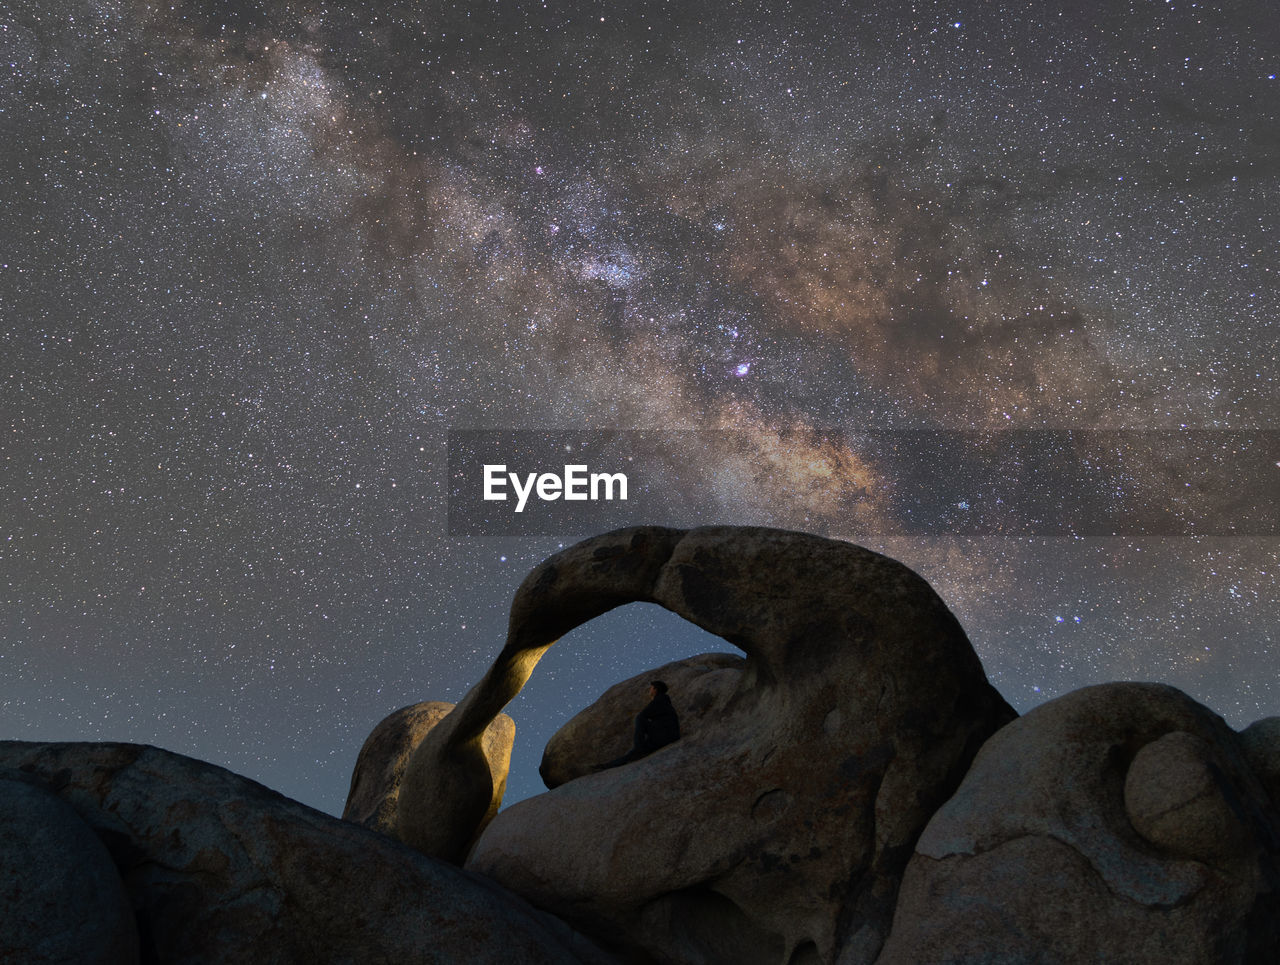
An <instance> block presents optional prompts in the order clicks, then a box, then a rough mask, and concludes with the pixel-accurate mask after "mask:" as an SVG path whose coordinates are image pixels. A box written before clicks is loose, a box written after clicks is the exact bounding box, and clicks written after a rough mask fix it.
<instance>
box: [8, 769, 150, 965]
mask: <svg viewBox="0 0 1280 965" xmlns="http://www.w3.org/2000/svg"><path fill="white" fill-rule="evenodd" d="M137 960H138V932H137V928H136V927H135V926H134V921H133V909H132V908H130V907H129V899H128V897H127V896H126V895H125V890H124V882H123V881H121V880H120V875H119V874H118V873H117V871H116V866H115V864H114V863H113V862H112V860H111V855H110V854H109V853H108V852H107V849H106V848H105V847H104V846H103V844H102V842H101V841H100V840H99V839H98V837H97V835H95V834H94V833H93V832H92V831H91V830H89V827H88V825H86V824H85V823H84V821H82V820H80V815H78V814H76V812H75V809H74V808H72V807H71V805H69V804H67V803H66V802H65V801H63V800H61V799H60V798H58V797H57V795H55V794H54V793H53V792H52V791H49V790H47V789H46V788H45V787H44V786H43V785H42V784H41V783H40V782H39V781H36V780H35V779H33V778H31V777H29V776H28V775H26V774H23V773H22V772H20V771H14V770H10V769H8V768H4V769H0V962H22V963H24V965H40V963H44V962H48V963H51V965H52V963H54V962H57V963H62V962H79V963H83V965H117V963H120V962H136V961H137Z"/></svg>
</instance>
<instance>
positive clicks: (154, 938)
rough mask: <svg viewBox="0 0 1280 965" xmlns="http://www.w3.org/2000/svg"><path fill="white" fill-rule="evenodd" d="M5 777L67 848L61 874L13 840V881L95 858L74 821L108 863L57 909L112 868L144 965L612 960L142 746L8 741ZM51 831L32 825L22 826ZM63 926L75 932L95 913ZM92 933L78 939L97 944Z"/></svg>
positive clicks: (550, 927) (68, 892)
mask: <svg viewBox="0 0 1280 965" xmlns="http://www.w3.org/2000/svg"><path fill="white" fill-rule="evenodd" d="M0 768H11V769H16V770H18V771H20V772H22V773H23V774H25V775H26V777H27V780H29V781H30V780H34V781H36V782H38V783H39V784H41V785H43V786H44V787H45V788H46V789H47V790H45V791H37V793H39V794H44V795H45V797H46V798H48V797H49V796H50V795H56V797H55V798H54V804H55V805H60V807H61V811H62V815H61V816H60V817H59V818H58V821H59V822H62V823H61V824H60V826H59V827H60V829H59V830H58V831H57V832H56V834H57V835H58V836H59V837H60V838H61V840H62V842H63V843H64V844H65V846H66V848H67V849H68V850H67V852H66V853H65V855H64V858H63V860H62V865H59V863H58V862H57V861H54V862H52V864H51V863H50V862H49V861H48V860H46V856H47V854H48V851H49V848H47V847H46V848H45V850H44V851H39V852H33V851H24V850H22V849H15V848H12V847H10V846H9V843H8V842H7V841H6V847H5V850H4V857H5V866H4V867H5V873H6V882H11V881H17V882H18V883H19V885H20V887H23V888H39V887H41V886H42V884H43V883H44V882H46V881H47V880H48V878H49V875H50V874H51V873H55V872H56V873H58V874H61V873H63V871H64V870H65V867H63V866H65V863H66V861H68V860H74V859H78V858H79V857H80V856H84V855H90V854H92V852H93V851H94V848H93V846H92V844H91V843H90V844H86V843H84V842H80V841H77V840H75V839H76V836H77V832H76V826H75V824H74V820H79V821H82V822H83V824H82V825H80V828H82V829H84V833H85V834H89V830H88V829H92V832H93V833H92V834H90V837H94V836H96V839H97V840H98V841H101V842H102V843H103V844H105V845H106V848H105V852H106V853H109V854H110V858H109V859H108V858H107V857H106V853H103V854H102V855H101V858H100V859H94V861H95V862H96V863H89V864H86V865H85V867H84V868H83V869H82V870H81V872H80V873H81V875H82V876H83V878H82V880H81V881H80V882H78V883H77V882H74V881H73V882H70V883H68V884H66V885H65V886H59V889H58V903H59V904H65V903H66V902H70V901H75V900H78V899H79V898H80V897H82V896H83V892H84V888H85V886H86V885H87V884H89V883H95V882H99V881H100V880H105V879H106V878H109V877H111V876H109V875H106V872H105V871H104V870H103V863H104V862H105V863H106V864H108V865H109V864H114V869H113V872H112V873H113V874H114V876H115V880H116V881H117V882H119V881H122V882H123V886H122V887H123V891H124V892H125V893H127V895H128V898H129V901H130V902H131V904H132V906H133V912H134V917H135V918H136V922H137V938H138V939H139V944H140V947H141V960H142V961H144V962H159V963H166V965H167V963H197V962H198V963H209V962H255V963H304V962H305V963H311V962H344V961H345V962H392V961H406V962H418V961H424V960H430V961H434V962H441V963H450V962H456V963H459V965H462V963H472V962H487V963H492V965H508V963H510V962H513V961H518V962H546V963H552V962H555V963H565V965H571V963H579V962H603V961H607V959H606V958H605V957H604V956H603V955H602V954H601V953H600V952H599V951H598V950H597V949H595V948H593V947H592V946H591V944H590V943H589V942H587V941H585V940H584V939H582V938H581V937H580V936H577V935H575V934H574V933H573V932H571V931H570V930H569V929H568V928H566V927H565V926H564V925H563V924H562V923H560V922H557V921H556V920H555V919H553V918H551V917H550V916H547V915H543V914H540V913H538V912H536V911H534V910H533V909H531V908H529V907H528V906H527V905H525V904H524V903H523V902H522V901H520V900H519V899H517V898H515V897H514V896H512V895H510V894H507V893H506V892H504V891H503V890H502V889H501V888H499V887H497V886H496V885H494V884H493V883H492V882H489V881H486V880H485V879H483V878H480V877H478V876H476V875H472V874H468V873H466V872H464V871H461V870H459V869H457V868H454V867H451V866H449V865H446V864H443V863H441V862H438V861H433V860H431V859H429V858H425V857H423V856H422V855H420V854H417V853H416V852H414V851H412V850H411V849H409V848H407V847H405V846H403V845H401V844H400V843H399V842H396V841H394V840H392V839H391V838H388V837H386V836H384V835H381V834H377V833H375V832H373V831H369V830H367V829H365V828H361V827H358V826H357V825H354V824H352V823H350V822H347V821H340V820H339V819H337V818H334V817H330V816H329V815H326V814H321V813H320V812H319V811H314V810H312V809H311V808H308V807H304V806H303V805H301V804H298V803H296V802H293V801H290V800H288V799H287V798H284V797H282V796H280V795H279V794H276V793H275V792H274V791H269V790H267V789H266V788H264V787H262V786H261V785H259V784H255V783H254V782H253V781H250V780H247V779H246V778H243V777H238V776H236V775H235V774H232V773H231V772H229V771H225V770H223V769H222V768H220V767H215V766H214V765H212V764H205V763H202V762H200V761H194V760H191V759H190V758H186V757H182V756H180V755H178V754H171V753H168V752H166V751H161V750H157V749H156V748H154V747H142V746H137V745H132V744H30V743H22V742H16V741H5V742H0ZM0 773H3V772H0ZM0 783H2V782H0ZM7 800H10V801H12V800H14V799H13V798H8V799H7ZM72 809H74V813H73V814H72V815H71V818H70V819H66V820H64V818H65V816H66V812H67V811H71V810H72ZM52 813H53V809H52V808H51V809H50V814H52ZM76 815H78V818H76ZM51 820H52V819H51ZM39 822H40V818H39V817H38V816H36V815H28V816H27V817H26V818H25V827H27V828H31V827H33V826H34V825H36V824H38V823H39ZM19 826H22V825H19ZM85 826H87V828H86V827H85ZM82 836H83V835H81V837H82ZM98 847H99V848H101V845H99V846H98ZM54 849H55V850H56V846H54ZM95 888H96V885H95ZM96 900H97V901H98V902H99V904H100V905H104V910H103V911H102V913H101V914H102V916H103V917H102V918H100V919H99V920H100V921H102V922H103V923H104V927H105V925H110V926H111V929H114V928H115V924H114V923H115V922H116V918H117V917H118V916H117V915H116V914H115V912H114V911H113V910H112V908H111V907H110V905H111V901H112V899H111V888H110V885H109V884H108V885H103V886H102V892H101V894H100V895H99V896H98V898H97V899H96ZM5 911H6V913H7V912H8V908H7V907H6V909H5ZM61 914H62V916H63V917H62V918H61V919H60V921H69V920H70V919H71V918H75V917H77V916H81V917H83V916H84V915H87V914H88V909H87V908H79V909H74V908H72V909H65V908H64V909H63V911H62V913H61ZM96 914H97V913H95V915H96ZM8 927H9V926H8V924H6V929H7V928H8ZM87 928H88V926H87V925H86V926H84V927H82V928H81V930H80V934H81V935H89V934H92V932H91V931H90V930H86V929H87ZM103 933H104V934H106V933H107V932H103ZM112 933H114V932H112ZM5 940H10V939H9V936H8V934H6V935H5ZM104 947H105V946H104ZM5 960H6V961H8V960H9V959H7V958H6V959H5ZM15 960H17V961H24V962H25V961H29V960H38V959H31V958H27V957H19V958H17V959H15ZM59 960H61V961H93V960H94V959H93V958H92V957H91V956H88V955H86V956H84V957H83V958H81V957H78V956H76V955H74V954H73V955H71V956H70V957H63V958H61V959H59ZM113 960H114V961H128V960H130V959H128V958H123V957H122V958H115V959H113ZM132 960H135V961H136V960H137V956H136V955H135V956H134V957H133V959H132Z"/></svg>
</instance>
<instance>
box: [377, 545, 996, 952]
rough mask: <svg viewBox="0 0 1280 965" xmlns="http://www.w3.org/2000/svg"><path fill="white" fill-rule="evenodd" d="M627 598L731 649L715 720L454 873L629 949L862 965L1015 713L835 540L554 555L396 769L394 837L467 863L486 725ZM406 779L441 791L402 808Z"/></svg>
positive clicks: (481, 795) (533, 806)
mask: <svg viewBox="0 0 1280 965" xmlns="http://www.w3.org/2000/svg"><path fill="white" fill-rule="evenodd" d="M632 601H649V602H654V603H658V604H661V605H662V606H664V607H666V608H667V609H669V610H672V611H673V612H675V613H677V614H679V615H680V616H683V617H684V618H685V619H688V620H690V621H691V622H693V623H695V624H697V625H698V626H700V627H702V628H703V629H705V630H708V631H710V632H711V633H715V634H717V635H719V636H721V637H722V638H724V639H725V640H727V641H729V642H730V643H732V644H733V645H735V646H737V647H739V648H740V649H741V650H742V651H743V652H744V653H745V655H746V660H745V663H744V665H743V669H742V670H741V672H740V673H738V675H737V678H738V679H737V684H736V687H735V688H734V690H733V692H732V693H731V694H729V695H728V697H727V700H726V701H725V703H724V705H723V709H722V710H721V711H720V713H719V714H717V715H715V716H708V717H707V718H704V720H703V721H702V722H701V725H700V726H699V728H697V729H694V730H688V731H686V734H685V736H684V737H683V739H682V740H680V741H678V742H677V743H676V744H673V745H670V746H669V747H666V748H663V749H662V750H660V751H658V752H657V753H655V754H653V755H651V756H649V757H647V758H645V759H643V760H641V761H638V762H636V763H634V764H631V765H628V766H627V767H623V768H618V769H616V770H613V771H608V772H603V773H600V774H594V775H591V776H589V777H584V778H580V779H579V780H575V781H571V782H569V783H567V784H564V785H562V786H560V787H558V788H556V789H555V790H553V791H549V792H548V793H546V794H543V795H539V796H538V797H535V798H531V799H529V800H527V801H523V802H521V803H519V804H517V805H515V806H514V807H512V808H509V809H508V810H507V811H504V812H502V813H501V814H499V815H498V817H497V818H495V819H494V820H493V822H492V823H491V824H490V825H489V827H488V828H487V829H486V831H485V832H484V834H483V835H482V836H481V838H480V840H479V842H478V843H477V844H476V846H475V850H474V852H473V853H472V856H471V858H470V860H469V861H468V865H467V866H468V867H469V868H472V869H474V870H478V871H481V872H483V873H484V874H487V875H490V876H492V877H493V878H495V879H496V880H497V881H499V882H501V883H502V884H504V885H506V886H507V887H509V888H510V889H512V890H513V891H515V892H517V893H519V894H522V895H524V896H525V897H527V898H529V899H530V900H531V901H532V902H533V903H534V904H536V905H538V906H540V907H542V908H545V909H548V910H550V911H552V912H554V913H555V914H557V915H559V916H561V917H563V918H565V919H566V920H568V921H570V922H571V923H573V924H575V925H577V926H579V927H582V928H583V929H584V930H585V931H587V932H588V933H590V934H593V935H595V936H598V937H599V938H600V939H601V940H603V941H605V942H607V943H610V944H612V945H615V946H616V947H618V948H619V949H622V950H623V951H624V953H625V954H628V955H639V956H649V957H653V958H655V959H657V960H660V961H667V962H682V963H684V962H688V963H693V962H724V961H735V962H741V963H748V962H769V963H785V962H788V961H793V960H794V961H800V960H805V959H806V958H815V957H816V958H817V959H819V960H823V961H831V960H833V958H834V957H835V955H836V953H837V952H838V951H839V950H841V949H843V950H844V954H845V955H846V957H847V958H848V960H850V961H863V962H870V961H872V960H874V957H875V955H876V953H877V952H878V951H879V948H880V945H881V943H882V942H883V939H884V936H885V934H886V933H887V931H888V926H889V922H890V918H891V916H892V912H893V905H894V899H895V897H896V894H897V889H898V884H899V880H900V876H901V874H902V871H903V868H904V866H905V863H906V860H907V858H908V857H909V855H910V854H911V849H912V846H913V845H914V843H915V840H916V837H917V836H918V835H919V833H920V831H921V829H922V828H923V827H924V825H925V823H926V822H927V821H928V819H929V817H930V816H931V815H932V813H933V811H934V810H935V809H936V808H937V807H938V806H939V805H940V804H941V803H942V802H943V801H945V800H946V798H947V797H948V796H950V794H951V792H952V791H953V790H954V789H955V787H956V786H957V785H958V784H959V782H960V779H961V777H962V776H963V774H964V772H965V770H966V769H967V767H968V764H969V762H970V760H971V759H972V757H973V755H974V754H975V753H976V752H977V749H978V748H979V747H980V746H981V744H982V743H983V741H985V740H986V738H987V737H988V736H990V735H991V734H992V733H993V732H994V731H995V730H996V729H997V728H998V727H999V726H1001V725H1002V724H1004V723H1005V722H1007V721H1008V720H1010V719H1012V718H1013V717H1014V714H1013V711H1012V710H1011V709H1010V708H1009V707H1008V705H1007V704H1006V703H1005V702H1004V700H1003V699H1002V698H1001V697H1000V696H999V694H997V693H996V692H995V690H994V689H992V688H991V686H990V685H989V684H988V682H987V680H986V677H985V675H984V674H983V671H982V667H981V665H980V663H979V662H978V660H977V657H976V656H975V655H974V653H973V650H972V648H971V647H970V646H969V643H968V641H967V640H966V638H965V635H964V632H963V631H962V630H961V628H960V626H959V624H958V623H957V622H956V620H955V618H954V617H953V616H952V615H951V613H950V612H949V611H948V610H947V608H946V606H945V605H944V604H943V603H942V601H941V600H940V599H939V598H938V596H937V594H935V593H934V592H933V590H932V589H931V588H930V587H929V586H928V584H927V583H925V582H924V581H923V580H922V579H920V578H919V577H918V576H916V575H915V574H914V573H912V572H911V571H910V570H908V569H907V568H906V567H904V566H902V565H901V564H899V563H896V562H894V561H893V560H890V559H888V558H886V557H884V556H880V555H878V554H876V553H873V552H870V551H869V550H865V549H862V548H860V547H857V546H853V545H852V544H849V543H844V542H839V541H836V540H828V539H822V538H819V537H815V536H809V535H806V534H802V533H792V532H784V531H780V530H769V529H758V528H738V527H707V528H702V529H695V530H689V531H683V530H672V529H662V528H657V527H642V528H635V529H627V530H620V531H617V532H614V533H609V534H606V535H604V536H600V537H596V538H594V539H590V540H586V541H584V542H582V543H579V544H577V545H576V546H573V547H570V548H569V549H567V550H565V551H563V552H561V553H558V554H556V555H555V556H553V557H551V558H550V559H548V560H547V561H545V562H544V563H542V564H541V565H540V566H538V567H537V568H535V569H534V570H533V572H532V573H530V574H529V576H528V577H527V578H526V579H525V581H524V583H523V584H522V585H521V587H520V589H519V590H518V591H517V593H516V597H515V600H514V602H513V604H512V608H511V618H510V625H509V631H508V636H507V642H506V645H505V646H504V648H503V650H502V652H501V653H500V654H499V655H498V658H497V660H496V661H495V662H494V664H493V666H492V667H491V668H490V670H489V672H488V673H487V674H486V675H485V677H484V679H483V680H481V682H480V683H479V684H477V685H476V687H475V688H473V690H472V691H471V692H470V693H469V694H468V695H467V696H466V697H465V698H464V699H463V700H462V701H461V702H460V703H459V705H458V707H457V708H456V709H455V710H454V711H453V713H451V714H450V715H449V716H448V717H446V718H445V719H444V720H443V721H441V723H440V724H439V725H438V726H437V727H435V728H434V729H433V730H432V731H431V732H430V733H429V734H428V735H427V737H426V738H425V739H424V740H423V741H422V743H421V744H420V745H419V747H418V750H417V751H415V752H414V754H413V756H412V758H411V759H410V762H409V765H408V768H407V769H406V773H405V779H404V788H405V790H404V791H402V797H401V808H400V815H399V819H400V825H399V829H400V833H401V836H402V838H403V840H405V841H408V842H410V843H413V844H414V845H415V846H416V847H421V848H423V849H424V850H425V851H426V852H427V853H431V854H436V855H440V856H443V857H448V858H453V859H456V858H457V857H458V856H459V855H460V854H461V853H463V851H464V849H465V846H466V845H465V842H466V841H468V840H470V837H471V835H472V833H473V830H474V827H475V824H476V822H478V821H479V820H481V819H482V817H483V815H484V813H485V812H486V811H487V809H488V807H489V806H490V795H491V780H490V776H489V771H488V767H487V764H486V763H485V761H484V758H483V755H482V754H481V753H480V737H481V735H482V734H483V732H484V728H485V727H486V726H487V725H488V722H489V721H490V720H491V719H492V718H493V716H494V715H495V714H496V713H497V712H498V711H499V710H500V709H501V708H502V707H503V706H504V705H505V704H506V703H507V701H509V700H510V699H511V698H512V697H513V696H515V694H516V693H518V692H519V690H520V687H521V686H522V685H523V684H524V682H525V680H526V679H527V678H528V676H529V674H530V673H531V672H532V670H533V668H534V666H535V665H536V663H537V661H538V659H539V658H540V657H541V655H542V654H543V653H544V652H545V651H546V649H547V648H548V647H550V646H551V645H552V643H554V642H555V640H556V639H557V638H558V637H560V636H561V635H563V634H564V633H566V632H568V631H569V630H571V629H573V628H574V627H575V626H578V625H579V624H581V623H583V622H585V621H587V620H589V619H591V618H592V617H594V616H597V615H599V614H600V613H603V612H605V611H606V610H609V609H612V608H613V607H616V606H620V605H622V604H624V603H630V602H632ZM419 782H420V783H421V784H423V785H425V786H431V787H435V788H438V789H441V790H442V791H443V792H444V793H442V794H440V795H438V796H437V797H435V798H434V799H433V801H432V806H431V807H429V808H427V807H424V808H423V809H421V810H417V809H414V810H412V811H411V810H410V809H409V808H408V807H407V806H406V797H405V795H407V794H408V790H409V787H410V785H411V784H412V783H419ZM426 797H427V796H426V795H425V794H423V795H415V799H416V800H423V801H425V800H426Z"/></svg>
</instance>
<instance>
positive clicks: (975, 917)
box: [879, 683, 1280, 965]
mask: <svg viewBox="0 0 1280 965" xmlns="http://www.w3.org/2000/svg"><path fill="white" fill-rule="evenodd" d="M1278 832H1280V822H1278V818H1277V814H1276V811H1275V808H1274V806H1273V805H1272V804H1271V802H1270V801H1269V800H1268V798H1267V795H1266V792H1265V791H1264V790H1263V788H1262V786H1261V784H1260V783H1259V781H1258V779H1257V776H1256V775H1255V774H1254V773H1253V771H1252V769H1251V767H1250V765H1249V763H1248V760H1247V758H1246V756H1245V753H1244V749H1243V748H1242V746H1241V741H1240V740H1239V738H1238V737H1237V735H1236V734H1235V733H1234V732H1233V731H1232V730H1231V729H1230V728H1229V727H1227V725H1226V724H1225V723H1224V722H1223V721H1222V719H1221V718H1220V717H1218V716H1217V715H1215V714H1213V713H1212V712H1211V711H1209V710H1208V709H1207V708H1205V707H1203V706H1201V705H1200V704H1198V703H1196V702H1195V701H1194V700H1192V699H1191V698H1190V697H1188V696H1187V695H1186V694H1184V693H1182V692H1181V691H1178V690H1175V689H1174V688H1172V687H1167V686H1163V685H1159V684H1137V683H1118V684H1105V685H1101V686H1097V687H1088V688H1085V689H1083V690H1078V691H1075V692H1073V693H1070V694H1067V695H1066V696H1064V697H1060V698H1058V699H1057V700H1053V701H1050V702H1049V703H1046V704H1044V705H1042V706H1040V707H1037V708H1036V709H1034V710H1032V711H1030V712H1028V713H1027V714H1026V715H1025V716H1024V717H1022V718H1020V719H1019V720H1017V721H1014V722H1013V723H1011V724H1009V725H1008V726H1007V727H1005V728H1004V729H1003V730H1001V731H1000V732H999V733H997V734H996V735H995V736H994V737H992V738H991V740H989V741H988V742H987V743H986V745H985V746H984V747H983V748H982V750H981V752H980V753H979V754H978V757H977V759H976V760H975V761H974V763H973V766H972V767H971V768H970V770H969V773H968V775H966V777H965V779H964V782H963V784H961V786H960V789H959V790H958V791H957V792H956V794H955V796H954V797H952V799H951V800H950V801H948V802H947V803H946V804H945V805H944V806H943V807H942V808H941V809H940V810H939V811H938V813H937V814H936V815H934V817H933V820H932V821H930V822H929V826H928V827H927V828H926V829H925V832H924V834H923V835H921V837H920V840H919V842H918V843H917V844H916V849H915V854H914V856H913V857H912V858H911V862H910V864H909V865H908V867H907V873H906V876H905V878H904V880H903V885H902V890H901V892H900V895H899V899H898V908H897V912H896V914H895V916H894V923H893V931H892V934H891V935H890V937H889V940H888V942H887V943H886V945H885V948H884V951H883V953H882V954H881V956H880V958H879V962H880V963H882V965H898V963H903V965H905V963H916V962H942V961H948V962H956V961H964V962H968V963H974V965H979V963H992V965H994V963H997V962H1022V961H1036V962H1043V963H1046V965H1052V963H1063V965H1066V963H1073V962H1083V961H1089V962H1120V961H1124V962H1161V963H1180V962H1184V963H1188V965H1190V963H1193V962H1215V963H1234V962H1250V963H1254V962H1256V963H1261V962H1264V961H1267V962H1269V961H1274V957H1272V956H1274V953H1275V949H1276V947H1280V914H1278V913H1280V904H1278V902H1277V899H1278V897H1280V895H1278V893H1277V887H1278V886H1280V863H1278V860H1277V859H1278V858H1280V852H1278V851H1277V849H1278V848H1280V834H1278Z"/></svg>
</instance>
